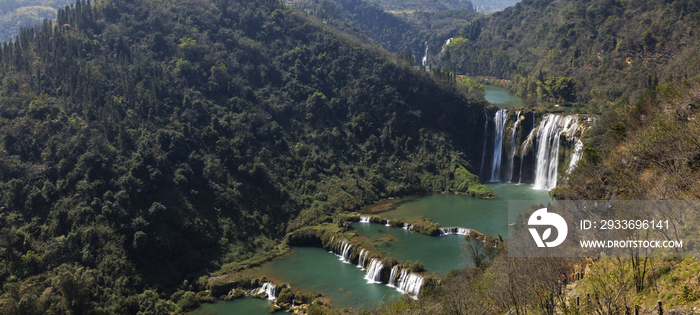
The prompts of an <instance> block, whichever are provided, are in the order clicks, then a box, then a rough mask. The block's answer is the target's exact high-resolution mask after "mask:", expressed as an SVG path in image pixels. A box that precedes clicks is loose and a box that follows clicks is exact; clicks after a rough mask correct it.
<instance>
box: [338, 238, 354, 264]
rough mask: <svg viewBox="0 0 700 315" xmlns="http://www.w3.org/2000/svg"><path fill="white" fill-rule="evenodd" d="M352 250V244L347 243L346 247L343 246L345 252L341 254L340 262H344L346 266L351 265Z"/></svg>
mask: <svg viewBox="0 0 700 315" xmlns="http://www.w3.org/2000/svg"><path fill="white" fill-rule="evenodd" d="M351 249H352V244H350V243H347V244H345V246H343V252H342V253H341V254H340V260H342V261H343V262H344V263H346V264H349V263H350V253H352V252H351V251H350V250H351Z"/></svg>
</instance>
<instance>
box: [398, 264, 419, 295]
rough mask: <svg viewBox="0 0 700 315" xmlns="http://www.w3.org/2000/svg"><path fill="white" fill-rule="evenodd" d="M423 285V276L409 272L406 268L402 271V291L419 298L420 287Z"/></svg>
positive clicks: (400, 284) (400, 283) (400, 289)
mask: <svg viewBox="0 0 700 315" xmlns="http://www.w3.org/2000/svg"><path fill="white" fill-rule="evenodd" d="M421 286H423V276H421V275H417V274H415V273H408V271H406V269H404V270H402V271H401V278H400V279H399V285H398V290H399V292H401V293H406V294H408V295H410V296H411V297H412V298H413V299H417V298H418V294H419V293H420V288H421Z"/></svg>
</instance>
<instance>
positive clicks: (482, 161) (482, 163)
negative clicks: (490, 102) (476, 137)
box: [479, 112, 489, 180]
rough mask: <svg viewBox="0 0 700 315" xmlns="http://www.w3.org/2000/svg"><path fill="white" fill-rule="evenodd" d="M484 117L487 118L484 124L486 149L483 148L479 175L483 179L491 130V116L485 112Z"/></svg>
mask: <svg viewBox="0 0 700 315" xmlns="http://www.w3.org/2000/svg"><path fill="white" fill-rule="evenodd" d="M484 118H485V120H486V124H485V125H484V149H483V150H481V167H480V168H479V176H481V178H482V180H483V178H484V175H483V174H484V162H485V161H486V138H488V137H487V136H486V135H487V133H488V131H489V116H488V115H487V114H486V112H484Z"/></svg>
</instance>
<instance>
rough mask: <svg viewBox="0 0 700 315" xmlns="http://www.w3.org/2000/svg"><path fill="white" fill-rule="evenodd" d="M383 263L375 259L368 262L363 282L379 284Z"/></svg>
mask: <svg viewBox="0 0 700 315" xmlns="http://www.w3.org/2000/svg"><path fill="white" fill-rule="evenodd" d="M383 266H384V265H383V263H382V262H381V261H379V260H377V259H375V258H372V260H371V261H370V262H369V268H367V274H365V280H367V283H381V282H382V281H381V274H382V267H383Z"/></svg>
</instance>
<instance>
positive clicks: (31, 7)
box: [0, 0, 75, 42]
mask: <svg viewBox="0 0 700 315" xmlns="http://www.w3.org/2000/svg"><path fill="white" fill-rule="evenodd" d="M73 3H75V1H73V0H41V1H39V0H5V1H2V2H0V42H5V41H9V40H12V39H14V38H15V37H16V36H17V35H18V34H19V30H20V29H21V28H23V27H33V26H35V25H37V24H41V22H42V20H44V19H50V20H52V19H55V18H56V12H57V10H58V9H59V8H62V7H64V6H66V5H69V4H73Z"/></svg>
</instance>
